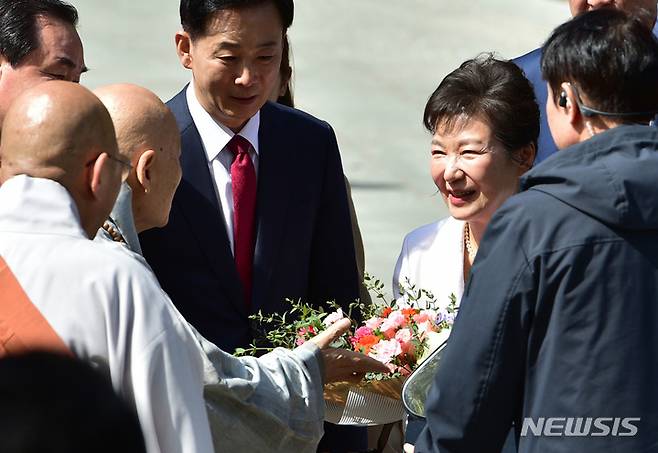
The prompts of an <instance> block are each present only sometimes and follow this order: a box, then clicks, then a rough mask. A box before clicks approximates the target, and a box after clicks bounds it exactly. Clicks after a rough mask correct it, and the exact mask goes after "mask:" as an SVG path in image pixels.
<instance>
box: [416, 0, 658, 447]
mask: <svg viewBox="0 0 658 453" xmlns="http://www.w3.org/2000/svg"><path fill="white" fill-rule="evenodd" d="M541 68H542V74H543V77H544V79H545V80H546V81H547V85H548V102H547V106H546V108H547V116H548V124H549V126H550V130H551V134H552V136H553V139H554V140H555V143H556V144H557V146H558V148H559V149H560V151H559V152H558V153H557V154H556V155H555V156H553V157H551V158H550V159H548V160H547V161H545V162H544V163H542V164H541V165H538V166H536V167H535V168H534V169H532V170H530V171H529V172H528V173H526V175H525V176H524V177H523V178H522V180H521V192H520V193H519V194H517V195H515V196H513V197H511V198H510V199H508V201H507V202H506V203H505V204H503V206H502V207H501V208H500V209H499V210H498V211H497V212H496V214H495V215H494V217H493V218H492V220H491V222H490V223H489V226H488V229H487V232H486V233H485V236H484V239H483V241H482V243H481V245H480V249H479V251H478V256H477V258H476V260H475V263H474V265H473V268H472V271H471V278H470V281H469V283H468V286H467V288H466V290H465V292H464V296H463V298H462V302H461V306H460V310H459V315H458V317H457V320H456V323H455V325H454V328H453V333H452V334H451V336H450V342H449V343H448V345H447V347H446V349H445V351H444V354H443V357H442V361H441V366H440V368H439V370H438V372H437V374H436V377H435V382H434V385H433V387H432V389H431V390H430V393H429V396H428V399H427V403H426V415H427V426H426V427H425V429H424V430H423V431H422V432H421V434H420V436H419V438H418V441H417V443H416V447H415V451H416V453H419V452H451V453H456V452H480V453H482V452H484V453H486V452H500V449H501V447H502V445H503V442H504V440H505V436H506V434H507V433H508V431H509V429H510V427H511V426H512V424H513V423H514V427H515V430H516V434H517V436H518V451H519V452H526V453H528V452H549V451H550V452H556V453H567V452H579V453H590V452H591V453H594V452H597V453H598V452H609V451H619V452H649V451H656V448H657V446H658V443H657V441H656V439H657V438H656V432H658V387H656V382H657V381H658V329H656V326H657V325H658V304H657V302H658V184H657V181H658V129H657V128H653V127H647V124H648V123H649V122H650V121H651V120H652V118H653V117H654V115H655V113H656V112H658V41H656V39H655V37H654V36H653V35H652V33H651V31H650V30H649V29H648V28H647V27H646V26H645V25H644V24H642V23H641V22H640V21H638V20H637V19H635V18H632V17H630V16H628V15H626V14H625V13H624V12H622V11H619V10H616V9H611V8H607V9H600V10H596V11H590V12H587V13H584V14H581V15H578V16H576V17H575V18H574V19H572V20H571V21H569V22H567V23H565V24H563V25H561V26H560V27H558V28H557V29H556V30H555V31H554V32H553V34H552V35H551V37H550V38H549V39H548V41H547V42H546V44H545V45H544V48H543V54H542V61H541Z"/></svg>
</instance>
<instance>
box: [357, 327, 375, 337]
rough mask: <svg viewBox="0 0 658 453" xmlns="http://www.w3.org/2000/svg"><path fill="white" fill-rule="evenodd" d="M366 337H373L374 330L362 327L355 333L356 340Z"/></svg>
mask: <svg viewBox="0 0 658 453" xmlns="http://www.w3.org/2000/svg"><path fill="white" fill-rule="evenodd" d="M365 335H372V329H371V328H370V327H368V326H361V327H359V328H358V329H356V332H354V338H356V339H359V338H361V337H363V336H365Z"/></svg>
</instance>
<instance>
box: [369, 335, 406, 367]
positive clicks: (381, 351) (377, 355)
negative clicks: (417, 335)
mask: <svg viewBox="0 0 658 453" xmlns="http://www.w3.org/2000/svg"><path fill="white" fill-rule="evenodd" d="M400 354H402V348H401V347H400V343H398V342H397V340H395V339H393V340H381V341H380V342H379V343H377V344H376V345H374V346H373V347H372V348H370V352H369V353H368V355H369V356H370V357H372V358H373V359H375V360H379V361H380V362H382V363H385V364H388V363H390V362H391V361H392V360H393V359H394V358H395V357H397V356H398V355H400Z"/></svg>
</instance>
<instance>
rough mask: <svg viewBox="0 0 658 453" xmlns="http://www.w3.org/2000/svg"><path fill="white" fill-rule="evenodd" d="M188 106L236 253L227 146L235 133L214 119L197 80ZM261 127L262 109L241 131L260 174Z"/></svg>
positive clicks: (189, 89) (190, 88)
mask: <svg viewBox="0 0 658 453" xmlns="http://www.w3.org/2000/svg"><path fill="white" fill-rule="evenodd" d="M185 97H186V98H187V106H188V108H189V109H190V115H191V116H192V120H193V121H194V125H195V126H196V128H197V131H199V135H200V136H201V143H202V144H203V149H204V150H205V152H206V157H207V159H208V169H209V170H210V174H211V175H212V180H213V182H214V186H215V193H216V194H217V199H218V200H219V204H220V206H221V209H222V215H223V217H224V224H225V225H226V233H227V234H228V240H229V243H230V245H231V253H233V220H234V217H233V188H232V186H231V163H232V162H233V154H232V153H231V151H229V150H228V149H227V148H226V145H227V144H228V142H229V141H230V140H231V138H233V136H234V135H235V134H234V133H233V131H231V129H229V128H228V127H226V126H224V125H223V124H220V123H219V122H217V121H215V120H214V119H213V117H212V116H210V114H209V113H208V112H207V111H206V110H205V109H204V108H203V107H202V106H201V104H200V103H199V100H198V99H197V97H196V93H195V91H194V80H192V82H190V84H189V85H188V86H187V90H186V92H185ZM259 127H260V111H259V112H256V114H255V115H254V116H252V117H251V118H250V119H249V121H247V124H245V125H244V127H243V128H242V130H241V131H240V132H238V135H241V136H243V137H244V138H246V139H247V140H248V141H249V143H251V148H250V149H249V156H250V157H251V162H252V163H253V164H254V170H255V171H256V176H258V129H259Z"/></svg>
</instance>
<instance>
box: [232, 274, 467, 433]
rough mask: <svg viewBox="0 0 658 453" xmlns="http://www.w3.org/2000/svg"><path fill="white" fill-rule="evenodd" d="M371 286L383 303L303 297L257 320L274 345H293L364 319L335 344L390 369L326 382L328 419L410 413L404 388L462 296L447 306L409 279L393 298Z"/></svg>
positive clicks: (366, 419)
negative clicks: (322, 303)
mask: <svg viewBox="0 0 658 453" xmlns="http://www.w3.org/2000/svg"><path fill="white" fill-rule="evenodd" d="M366 286H367V287H368V289H369V290H371V291H374V292H375V294H377V299H380V303H374V304H368V305H366V304H363V303H361V302H360V301H355V302H354V303H351V304H349V307H348V310H347V313H346V314H345V313H343V309H342V308H341V307H340V306H338V305H337V304H336V303H335V302H331V301H330V302H328V305H329V307H330V308H331V309H333V310H335V311H332V312H327V311H325V310H324V308H323V307H315V306H311V305H309V304H308V303H305V302H303V301H301V300H297V301H293V300H289V302H290V303H291V310H290V311H289V312H285V313H274V314H271V315H263V314H262V313H261V312H259V313H258V314H257V315H252V316H251V319H253V320H254V321H256V324H257V325H258V326H261V327H267V329H266V332H265V340H267V342H268V343H269V344H270V345H272V346H275V347H276V346H282V347H285V348H288V349H293V348H294V347H297V346H300V345H302V344H304V343H305V342H306V341H309V340H311V339H312V338H313V337H314V336H316V335H318V333H320V332H322V331H323V330H325V329H326V328H328V327H329V326H331V325H332V324H333V323H335V322H337V321H338V320H339V319H342V318H344V317H347V318H350V319H354V318H353V317H352V316H351V315H352V312H353V310H354V311H355V312H357V313H359V315H360V316H358V319H363V320H364V321H363V324H362V325H360V326H358V325H356V324H355V323H354V322H353V324H352V326H353V331H350V332H349V333H346V334H344V335H343V336H342V337H340V338H338V339H336V340H335V341H334V343H332V344H331V347H336V348H342V349H348V350H352V351H355V352H358V353H361V354H364V355H367V356H369V357H372V358H374V359H376V360H378V361H380V362H381V363H383V364H385V365H386V366H387V367H388V368H389V370H390V373H367V374H366V376H365V378H364V379H363V380H362V381H361V382H360V383H356V384H355V383H350V382H334V383H329V384H326V385H325V386H324V400H325V405H326V412H325V419H326V420H327V421H329V422H331V423H335V424H341V425H354V426H369V425H382V424H389V423H393V422H397V421H399V420H402V418H403V417H404V413H405V410H404V406H403V403H402V388H403V385H404V383H405V380H406V379H407V378H408V376H409V375H410V374H411V373H412V372H413V371H414V369H415V368H416V367H417V366H419V365H420V364H421V363H422V362H423V360H425V359H426V358H427V356H429V354H430V353H431V352H432V351H434V350H435V349H436V348H437V347H439V345H441V344H442V343H444V342H445V340H446V339H447V337H448V335H449V334H450V328H451V327H452V325H453V323H454V319H455V315H456V312H457V309H458V307H457V301H456V298H455V297H454V296H451V298H450V301H449V303H448V304H447V305H445V304H439V303H437V301H436V300H435V299H434V296H433V295H432V294H431V293H430V292H428V291H425V290H422V289H416V288H415V287H414V286H413V285H411V284H409V285H407V286H406V287H404V288H402V287H401V294H402V296H401V297H400V298H398V299H393V300H391V301H387V300H386V297H385V295H384V294H383V292H382V289H383V285H382V284H381V282H380V281H379V280H376V281H375V282H374V284H373V285H372V286H369V285H368V280H367V279H366ZM263 349H265V350H268V349H267V348H259V347H257V346H256V345H254V344H252V345H251V347H250V348H249V349H240V350H236V354H238V355H245V354H249V355H256V354H257V353H258V352H259V351H260V352H262V351H263Z"/></svg>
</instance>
